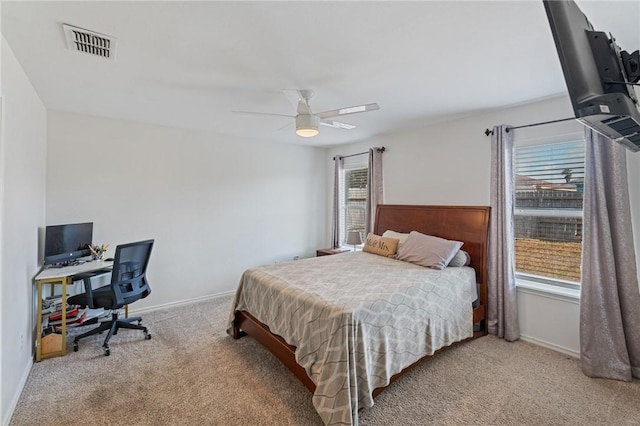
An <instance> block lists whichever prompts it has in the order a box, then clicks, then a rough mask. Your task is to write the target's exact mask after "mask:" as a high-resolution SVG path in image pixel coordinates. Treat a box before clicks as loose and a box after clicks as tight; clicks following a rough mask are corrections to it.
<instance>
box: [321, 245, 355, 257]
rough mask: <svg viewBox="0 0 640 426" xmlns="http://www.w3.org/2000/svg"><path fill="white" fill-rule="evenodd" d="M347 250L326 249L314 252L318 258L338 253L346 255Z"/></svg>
mask: <svg viewBox="0 0 640 426" xmlns="http://www.w3.org/2000/svg"><path fill="white" fill-rule="evenodd" d="M348 251H351V250H349V249H348V248H339V247H338V248H326V249H320V250H316V257H318V256H331V255H332V254H339V253H346V252H348Z"/></svg>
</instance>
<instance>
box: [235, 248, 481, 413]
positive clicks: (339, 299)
mask: <svg viewBox="0 0 640 426" xmlns="http://www.w3.org/2000/svg"><path fill="white" fill-rule="evenodd" d="M475 294H476V284H475V273H474V270H473V269H472V268H468V267H462V268H445V269H444V270H443V271H435V270H431V269H428V268H424V267H421V266H416V265H413V264H410V263H406V262H402V261H399V260H395V259H389V258H385V257H381V256H377V255H373V254H369V253H363V252H356V253H344V254H338V255H333V256H323V257H317V258H312V259H304V260H298V261H291V262H284V263H277V264H273V265H267V266H261V267H257V268H252V269H248V270H247V271H245V273H244V274H243V276H242V279H241V281H240V285H239V287H238V290H237V293H236V297H235V300H234V302H233V307H232V310H231V316H230V323H231V321H233V314H234V312H235V311H236V310H244V311H247V312H249V313H251V314H252V315H253V316H254V317H256V318H257V319H258V320H259V321H261V322H262V323H264V324H266V325H268V326H269V328H270V329H271V332H272V333H274V334H277V335H279V336H281V337H282V338H284V340H285V341H286V342H287V343H289V344H290V345H293V346H296V348H297V350H296V353H295V357H296V361H297V362H298V364H300V365H301V366H302V367H304V368H305V370H306V371H307V374H308V375H309V377H310V378H311V380H313V382H314V383H315V384H316V391H315V393H314V395H313V405H314V406H315V408H316V410H317V411H318V414H319V415H320V417H321V418H322V420H323V421H324V423H325V424H327V425H334V424H353V425H357V423H358V408H360V407H371V406H372V405H373V398H372V396H371V394H372V392H373V390H374V389H376V388H378V387H381V386H385V385H387V384H388V383H389V380H390V378H391V376H393V375H394V374H396V373H398V372H400V371H401V370H402V369H403V368H405V367H407V366H409V365H411V364H412V363H414V362H415V361H417V360H418V359H420V358H422V357H424V356H425V355H431V354H433V353H434V352H435V351H436V350H438V349H440V348H442V347H445V346H448V345H450V344H452V343H454V342H457V341H460V340H463V339H466V338H468V337H471V336H472V335H473V326H472V315H473V313H472V307H471V304H472V302H473V301H474V299H475Z"/></svg>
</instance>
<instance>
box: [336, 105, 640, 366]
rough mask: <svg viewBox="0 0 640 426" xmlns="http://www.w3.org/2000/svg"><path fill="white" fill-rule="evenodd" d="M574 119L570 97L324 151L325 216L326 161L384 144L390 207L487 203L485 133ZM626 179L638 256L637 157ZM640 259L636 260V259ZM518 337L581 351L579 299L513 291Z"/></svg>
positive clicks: (559, 127) (569, 127) (539, 130)
mask: <svg viewBox="0 0 640 426" xmlns="http://www.w3.org/2000/svg"><path fill="white" fill-rule="evenodd" d="M566 117H573V110H572V108H571V104H570V102H569V99H568V97H566V96H563V97H558V98H553V99H547V100H542V101H540V102H536V103H532V104H527V105H520V106H515V107H512V108H508V109H504V110H496V111H489V112H487V113H485V114H482V115H476V116H472V117H468V118H463V119H458V120H455V121H451V122H446V123H440V124H436V125H432V126H429V127H425V128H423V129H417V130H411V131H407V132H405V133H403V134H395V135H392V136H387V137H378V138H376V139H373V140H370V141H366V142H361V143H357V144H352V145H349V146H341V147H336V148H332V149H329V150H328V152H327V164H328V165H327V170H328V185H329V190H328V195H327V196H326V199H327V206H328V207H327V217H330V206H331V187H330V184H331V182H332V179H333V176H332V174H331V173H330V171H331V170H332V169H331V167H332V161H331V158H332V157H333V156H334V155H349V154H353V153H356V152H362V151H365V150H367V149H368V148H369V147H372V146H385V147H386V148H387V151H386V152H385V154H384V156H383V169H384V182H385V183H384V187H385V188H384V190H385V202H386V203H387V204H449V205H489V180H490V156H491V139H490V138H489V137H487V136H485V135H484V130H485V129H486V128H492V127H493V126H494V125H496V124H508V125H512V126H519V125H526V124H530V123H537V122H544V121H551V120H557V119H561V118H566ZM576 131H578V132H582V126H581V125H580V124H578V123H577V122H575V121H570V122H565V123H560V124H550V125H545V126H538V127H532V128H526V129H518V130H515V133H514V137H515V138H516V140H518V139H535V138H538V137H545V136H553V135H558V134H571V133H574V132H576ZM629 167H630V171H629V180H630V190H631V191H632V194H633V197H632V203H634V207H633V209H634V213H635V217H634V220H635V222H634V223H635V229H636V230H637V232H636V246H637V247H638V251H637V252H638V253H640V241H639V235H640V230H639V228H640V205H639V203H640V202H639V196H638V193H639V192H640V191H639V190H640V187H639V186H640V184H639V183H638V182H639V181H640V153H638V154H631V155H630V159H629ZM639 255H640V254H639ZM518 303H519V306H520V307H521V309H520V314H519V319H520V328H521V333H522V338H523V339H526V340H530V341H534V342H536V343H539V344H542V345H545V346H549V347H551V348H554V349H556V350H559V351H562V352H565V353H569V354H574V355H575V354H577V353H578V351H579V332H578V326H579V318H578V314H579V309H578V305H577V301H576V300H574V299H570V298H566V297H564V296H554V295H548V294H541V293H536V292H535V291H531V290H524V289H519V290H518Z"/></svg>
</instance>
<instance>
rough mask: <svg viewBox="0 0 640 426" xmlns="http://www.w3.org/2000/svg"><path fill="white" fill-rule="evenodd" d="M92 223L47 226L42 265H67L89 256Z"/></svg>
mask: <svg viewBox="0 0 640 426" xmlns="http://www.w3.org/2000/svg"><path fill="white" fill-rule="evenodd" d="M92 239H93V222H86V223H71V224H66V225H53V226H47V228H46V230H45V237H44V264H45V265H51V264H54V263H69V261H73V260H75V259H77V258H79V257H84V256H89V255H90V254H91V251H90V250H89V246H90V245H91V243H92Z"/></svg>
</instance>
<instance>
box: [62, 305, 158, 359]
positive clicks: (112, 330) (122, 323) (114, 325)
mask: <svg viewBox="0 0 640 426" xmlns="http://www.w3.org/2000/svg"><path fill="white" fill-rule="evenodd" d="M136 321H137V322H138V324H132V323H133V322H136ZM141 322H142V317H131V318H123V319H118V313H117V312H112V313H111V321H105V322H103V323H102V324H100V326H99V327H96V328H93V329H91V330H89V331H87V332H86V333H82V334H79V335H78V336H76V337H75V338H74V339H73V351H74V352H77V351H78V342H79V341H80V339H84V338H85V337H89V336H93V335H94V334H98V333H102V332H103V331H108V333H107V337H106V338H105V339H104V343H103V344H102V347H103V349H104V355H105V356H109V355H110V354H111V351H110V350H109V340H110V339H111V336H113V335H114V334H118V330H119V329H121V328H128V329H131V330H141V331H142V332H143V333H144V338H145V340H149V339H151V334H149V330H147V327H144V326H142V325H140V323H141Z"/></svg>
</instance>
